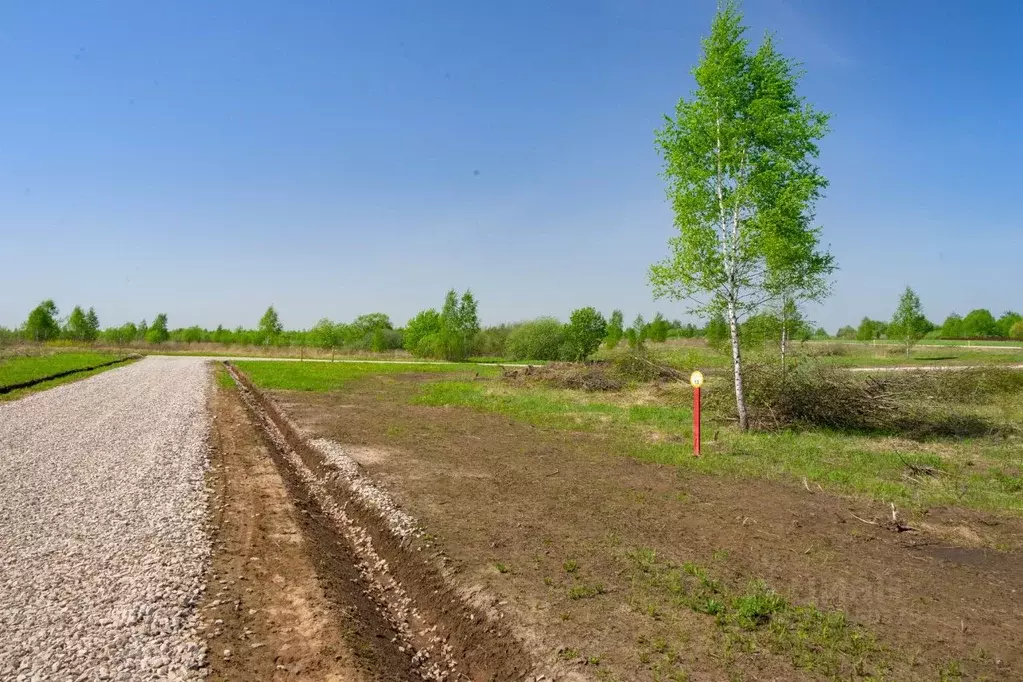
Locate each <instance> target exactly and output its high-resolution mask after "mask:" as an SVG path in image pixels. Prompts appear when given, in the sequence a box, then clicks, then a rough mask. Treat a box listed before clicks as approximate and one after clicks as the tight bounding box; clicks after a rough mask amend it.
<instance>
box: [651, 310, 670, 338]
mask: <svg viewBox="0 0 1023 682" xmlns="http://www.w3.org/2000/svg"><path fill="white" fill-rule="evenodd" d="M669 327H670V325H669V324H668V321H667V320H665V319H664V315H661V314H660V313H656V314H655V315H654V319H653V320H651V321H650V324H649V325H647V338H649V339H650V340H651V341H654V342H657V343H662V342H664V341H667V340H668V329H669Z"/></svg>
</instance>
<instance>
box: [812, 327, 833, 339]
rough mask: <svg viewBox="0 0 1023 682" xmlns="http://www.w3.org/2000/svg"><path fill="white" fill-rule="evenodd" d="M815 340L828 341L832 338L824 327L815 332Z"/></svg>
mask: <svg viewBox="0 0 1023 682" xmlns="http://www.w3.org/2000/svg"><path fill="white" fill-rule="evenodd" d="M813 338H815V339H820V340H821V341H824V340H826V339H830V338H831V336H830V335H829V334H828V330H827V329H825V328H824V327H817V328H816V329H814V330H813Z"/></svg>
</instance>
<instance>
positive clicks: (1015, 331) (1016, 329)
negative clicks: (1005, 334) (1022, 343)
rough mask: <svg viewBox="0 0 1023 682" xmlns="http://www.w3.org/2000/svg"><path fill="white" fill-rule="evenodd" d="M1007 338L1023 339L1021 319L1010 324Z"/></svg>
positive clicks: (1022, 322) (1022, 321)
mask: <svg viewBox="0 0 1023 682" xmlns="http://www.w3.org/2000/svg"><path fill="white" fill-rule="evenodd" d="M1009 338H1010V339H1017V340H1023V320H1020V321H1019V322H1017V323H1016V324H1014V325H1012V329H1010V330H1009Z"/></svg>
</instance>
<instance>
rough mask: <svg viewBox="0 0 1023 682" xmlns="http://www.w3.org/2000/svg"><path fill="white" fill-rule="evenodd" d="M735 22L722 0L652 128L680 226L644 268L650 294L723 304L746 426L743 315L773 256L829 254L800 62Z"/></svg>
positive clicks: (764, 290) (763, 287) (816, 116)
mask: <svg viewBox="0 0 1023 682" xmlns="http://www.w3.org/2000/svg"><path fill="white" fill-rule="evenodd" d="M745 34H746V28H745V27H744V26H743V25H742V16H741V15H740V13H739V11H738V7H737V5H736V4H735V3H734V2H726V3H724V4H723V5H722V6H721V7H720V9H719V10H718V12H717V14H716V15H715V17H714V21H713V23H712V25H711V32H710V36H709V37H708V38H706V39H704V41H703V54H702V55H701V58H700V61H699V63H697V65H696V67H695V68H694V69H693V72H692V73H693V77H694V79H695V81H696V88H695V89H694V90H693V91H692V93H691V94H690V96H689V98H682V99H681V100H679V103H678V105H677V106H676V108H675V115H674V116H673V117H672V116H667V117H665V123H664V127H663V128H661V129H660V130H658V131H657V135H656V142H657V147H658V150H659V151H660V153H661V156H662V158H663V160H664V167H663V173H662V175H663V177H664V179H665V180H666V182H667V195H668V198H669V200H670V202H671V206H672V209H673V212H674V215H675V221H674V222H675V227H676V228H677V229H678V234H676V235H674V236H673V237H672V238H671V239H670V241H669V255H668V257H667V258H666V259H665V260H664V261H662V262H661V263H658V264H655V265H653V266H652V267H651V269H650V281H651V284H652V285H653V288H654V294H655V296H657V297H662V296H667V297H670V298H674V299H677V300H683V301H686V302H688V303H689V312H692V313H703V314H709V315H711V316H713V315H716V314H719V313H723V314H724V317H725V320H726V323H727V325H728V330H729V336H730V340H731V355H732V367H733V378H734V382H735V397H736V409H737V412H738V417H739V426H740V428H742V429H744V430H745V429H747V428H748V426H749V419H748V415H747V410H746V402H745V397H744V393H743V382H742V378H743V375H742V347H741V343H740V338H739V324H740V322H741V320H742V319H743V318H744V317H745V316H746V315H749V314H750V313H752V312H755V311H757V310H759V309H760V308H761V307H763V306H764V305H765V304H767V303H769V302H770V301H772V300H774V299H776V297H777V295H778V288H777V285H778V281H779V280H780V279H781V278H782V276H781V273H782V268H783V267H784V268H791V269H792V270H794V271H799V270H800V264H799V263H798V262H794V259H795V260H798V259H806V258H810V257H821V258H826V259H830V256H827V254H825V253H822V252H821V251H820V247H819V246H818V241H819V240H818V233H817V232H816V231H815V230H813V229H812V228H811V226H810V220H811V217H812V209H813V205H814V203H815V202H816V200H817V199H818V198H819V197H820V195H821V193H822V191H823V190H824V188H825V187H826V186H827V180H825V178H824V177H823V176H822V175H821V174H820V172H819V170H818V168H817V166H816V164H815V159H816V157H817V154H818V148H817V141H818V140H820V139H821V138H822V137H823V136H824V134H825V133H826V132H827V121H828V117H827V115H826V114H823V113H821V112H819V111H817V110H815V109H814V108H813V107H812V106H811V105H809V104H808V103H807V102H806V101H805V100H804V99H803V98H802V97H800V96H799V95H798V94H797V92H796V89H797V86H798V83H799V78H800V75H801V73H800V71H799V69H798V66H797V65H796V64H795V63H794V62H793V61H791V60H789V59H786V58H785V57H783V56H782V55H781V54H779V53H778V51H777V50H776V49H775V46H774V41H773V40H772V38H771V36H770V35H767V36H765V38H764V40H763V41H762V43H761V44H760V46H759V48H757V49H756V50H755V51H753V50H751V47H750V44H749V41H748V40H747V39H746V38H745ZM829 262H830V261H829ZM832 267H833V264H832Z"/></svg>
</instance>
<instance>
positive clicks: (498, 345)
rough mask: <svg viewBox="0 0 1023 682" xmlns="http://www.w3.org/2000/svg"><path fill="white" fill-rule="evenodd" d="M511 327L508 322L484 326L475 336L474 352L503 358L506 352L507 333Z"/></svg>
mask: <svg viewBox="0 0 1023 682" xmlns="http://www.w3.org/2000/svg"><path fill="white" fill-rule="evenodd" d="M512 329H513V327H512V325H510V324H499V325H497V326H496V327H486V328H484V329H482V330H481V331H480V333H479V334H478V335H477V336H476V352H477V353H478V354H479V355H484V356H486V357H500V358H503V357H504V356H505V355H506V354H507V352H508V351H507V344H508V335H509V334H511V331H512Z"/></svg>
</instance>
